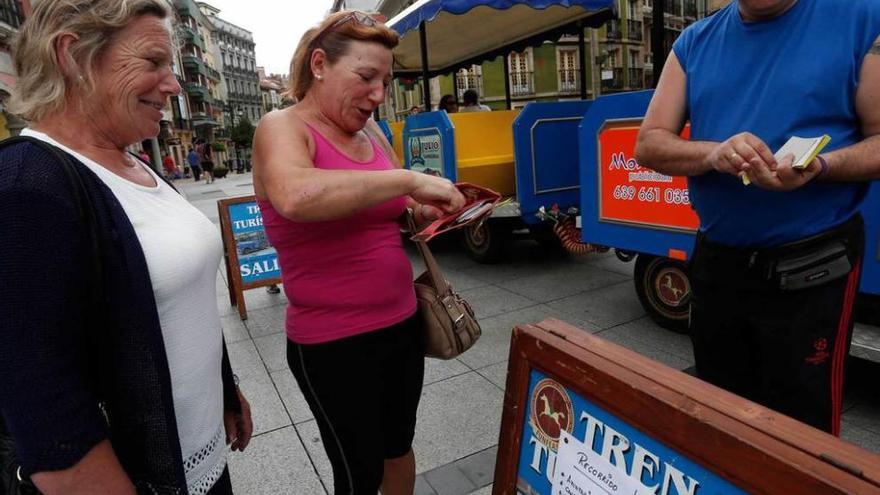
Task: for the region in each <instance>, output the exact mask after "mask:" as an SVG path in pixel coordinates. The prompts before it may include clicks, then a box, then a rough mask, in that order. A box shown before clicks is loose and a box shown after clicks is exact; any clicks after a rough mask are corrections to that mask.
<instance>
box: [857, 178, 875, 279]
mask: <svg viewBox="0 0 880 495" xmlns="http://www.w3.org/2000/svg"><path fill="white" fill-rule="evenodd" d="M862 216H864V217H865V261H864V263H863V265H864V266H863V268H862V285H861V288H860V291H861V292H867V293H868V294H875V295H880V181H874V182H873V183H872V184H871V190H870V191H869V192H868V197H867V198H866V199H865V205H864V206H863V207H862Z"/></svg>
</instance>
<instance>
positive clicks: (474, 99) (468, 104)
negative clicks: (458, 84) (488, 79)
mask: <svg viewBox="0 0 880 495" xmlns="http://www.w3.org/2000/svg"><path fill="white" fill-rule="evenodd" d="M461 100H462V103H463V105H462V106H461V107H459V109H458V111H459V112H462V113H465V112H491V111H492V109H491V108H489V107H487V106H486V105H483V104H482V103H480V96H479V95H478V94H477V92H476V91H474V90H473V89H469V90H467V91H465V92H464V94H463V95H461Z"/></svg>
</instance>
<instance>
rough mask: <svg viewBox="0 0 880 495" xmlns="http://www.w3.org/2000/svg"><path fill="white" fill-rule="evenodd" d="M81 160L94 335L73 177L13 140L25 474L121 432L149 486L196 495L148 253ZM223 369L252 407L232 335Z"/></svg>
mask: <svg viewBox="0 0 880 495" xmlns="http://www.w3.org/2000/svg"><path fill="white" fill-rule="evenodd" d="M71 160H72V161H73V163H74V165H75V166H76V168H77V170H78V171H79V173H80V175H81V177H82V178H83V182H84V183H85V187H86V190H87V193H88V196H89V199H90V200H91V202H92V204H93V205H94V210H95V217H96V228H97V232H98V238H99V240H98V242H99V244H100V251H101V260H102V264H103V267H102V269H103V279H104V280H103V294H104V301H103V303H102V306H103V308H102V311H101V312H100V317H101V318H102V319H103V321H102V324H101V325H98V328H97V330H96V331H93V332H91V333H87V332H86V324H87V320H88V319H89V315H88V314H87V313H89V311H88V310H87V306H89V301H88V297H89V291H88V290H86V289H87V284H88V281H89V280H90V274H89V270H90V269H91V263H90V261H89V260H90V251H89V247H88V246H87V238H86V233H85V231H84V227H83V226H82V225H80V220H79V217H78V215H77V213H76V208H75V204H74V202H73V195H72V193H71V185H70V183H69V180H68V179H67V178H66V176H65V175H64V173H63V172H62V171H61V169H60V165H59V164H58V163H57V162H56V159H55V158H53V157H52V156H51V155H50V154H48V153H47V152H45V151H44V150H42V149H40V148H39V147H37V146H35V145H33V144H29V143H23V144H16V145H12V146H9V147H7V148H5V149H4V150H2V151H0V384H2V385H0V413H2V416H3V419H4V421H5V423H6V426H7V428H8V430H9V432H10V434H11V435H12V437H13V438H14V440H15V443H16V449H17V451H18V456H19V457H20V460H21V463H22V471H23V472H24V473H25V474H31V473H34V472H39V471H45V470H59V469H65V468H68V467H70V466H72V465H73V464H75V463H77V462H78V461H79V460H80V459H82V457H83V456H84V455H85V454H86V453H87V452H88V451H89V450H90V449H91V448H92V447H94V446H95V445H96V444H97V443H98V442H100V441H101V440H103V439H105V438H109V439H110V441H111V443H112V445H113V449H114V451H115V453H116V455H117V456H118V458H119V460H120V462H121V464H122V466H123V468H124V469H125V471H126V473H127V474H128V475H129V476H130V477H131V479H132V481H133V482H134V483H135V485H136V486H137V488H138V491H139V492H141V493H186V491H187V490H186V477H185V474H184V469H183V459H182V454H181V450H180V442H179V438H178V433H177V424H176V420H175V415H174V405H173V399H172V393H171V377H170V374H169V369H168V362H167V358H166V356H165V345H164V342H163V340H162V331H161V328H160V325H159V317H158V314H157V310H156V302H155V300H154V298H153V288H152V285H151V282H150V275H149V272H148V270H147V264H146V260H145V259H144V253H143V250H142V249H141V246H140V243H139V242H138V239H137V236H136V235H135V232H134V228H133V227H132V225H131V222H129V220H128V217H127V216H126V214H125V211H124V210H123V208H122V205H120V204H119V202H118V201H117V200H116V198H115V196H114V195H113V193H112V192H111V191H110V189H109V188H108V187H107V186H106V185H105V184H104V183H103V182H102V181H101V180H100V179H99V178H98V177H97V176H96V175H95V174H94V173H92V171H91V170H89V169H88V167H86V166H85V165H83V164H82V163H80V162H79V161H78V160H76V159H75V158H73V157H71ZM170 220H171V219H169V221H170ZM218 331H219V329H218ZM90 336H91V337H94V336H98V338H97V339H95V338H90ZM95 372H96V373H97V379H96V375H95ZM222 374H223V390H224V404H225V407H226V409H227V410H235V411H240V409H239V407H240V404H239V403H238V398H237V395H236V390H235V385H234V383H233V376H232V369H231V367H230V366H229V360H228V357H227V355H226V345H225V343H224V345H223V366H222ZM99 399H100V401H101V402H103V404H104V407H103V408H101V407H99V405H98V404H99ZM108 423H109V426H108Z"/></svg>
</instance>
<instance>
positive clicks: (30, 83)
mask: <svg viewBox="0 0 880 495" xmlns="http://www.w3.org/2000/svg"><path fill="white" fill-rule="evenodd" d="M146 14H149V15H155V16H156V17H159V18H160V19H169V18H173V16H174V10H173V8H172V6H171V4H170V3H169V1H168V0H43V1H41V2H38V3H37V4H36V6H35V7H34V10H33V13H32V14H31V15H30V16H29V17H28V18H27V20H26V21H25V23H24V24H23V25H22V27H21V29H20V31H19V33H18V36H17V38H16V40H15V42H14V45H13V48H12V57H13V59H14V61H15V70H16V72H17V76H18V80H17V81H16V84H15V89H14V90H13V92H12V95H11V98H10V100H9V109H10V111H11V112H12V113H15V114H18V115H20V116H21V117H22V118H24V119H25V120H29V121H39V120H41V119H43V118H45V117H46V116H48V115H51V114H53V113H55V112H57V111H59V110H61V109H62V108H63V107H64V105H65V103H66V99H67V96H68V95H69V94H71V92H72V91H74V90H78V91H84V92H86V93H88V92H91V91H93V90H94V87H95V81H94V74H93V72H94V68H95V64H96V62H97V59H98V58H99V57H100V56H101V54H102V52H103V50H104V48H105V47H106V46H107V44H108V43H110V41H111V40H112V38H113V35H114V34H116V32H118V31H120V30H122V29H123V28H125V27H126V26H127V25H128V24H129V23H130V22H132V21H133V20H134V19H135V18H137V17H140V16H142V15H146ZM66 33H70V34H73V35H75V36H76V37H77V38H78V39H77V41H76V42H75V43H73V44H72V45H71V47H70V52H69V53H70V57H69V60H68V61H67V62H68V64H69V65H70V66H71V67H76V68H77V69H78V70H77V71H76V72H77V74H78V75H77V76H76V77H73V78H72V77H70V76H69V75H68V76H65V74H64V71H63V70H62V66H61V63H60V61H59V60H58V56H57V52H56V42H57V41H58V39H59V38H60V37H61V36H62V35H64V34H66Z"/></svg>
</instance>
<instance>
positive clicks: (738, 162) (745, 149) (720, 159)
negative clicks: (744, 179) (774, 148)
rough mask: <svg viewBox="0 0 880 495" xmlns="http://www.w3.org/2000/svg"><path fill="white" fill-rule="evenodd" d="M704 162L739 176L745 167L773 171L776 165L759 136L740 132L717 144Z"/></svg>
mask: <svg viewBox="0 0 880 495" xmlns="http://www.w3.org/2000/svg"><path fill="white" fill-rule="evenodd" d="M706 163H707V165H708V166H711V167H712V168H713V169H714V170H716V171H718V172H720V173H722V174H729V175H735V176H737V177H739V176H741V172H742V171H743V170H745V169H747V168H750V167H751V168H753V169H758V170H768V171H771V172H772V171H775V170H776V169H777V167H778V164H777V163H776V159H775V158H774V157H773V153H771V152H770V148H768V147H767V145H766V144H765V143H764V141H762V140H761V139H760V138H758V137H757V136H755V135H754V134H751V133H749V132H741V133H739V134H737V135H735V136H733V137H731V138H729V139H727V140H726V141H724V142H723V143H720V144H718V146H716V147H715V149H714V150H712V153H710V154H709V156H708V157H706Z"/></svg>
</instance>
